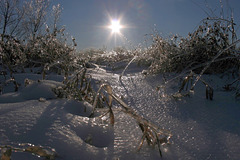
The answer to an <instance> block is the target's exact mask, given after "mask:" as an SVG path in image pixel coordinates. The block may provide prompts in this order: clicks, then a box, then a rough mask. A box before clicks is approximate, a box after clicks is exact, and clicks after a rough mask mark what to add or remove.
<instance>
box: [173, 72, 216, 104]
mask: <svg viewBox="0 0 240 160" xmlns="http://www.w3.org/2000/svg"><path fill="white" fill-rule="evenodd" d="M193 77H196V79H197V78H199V80H200V81H201V82H202V83H203V84H204V85H205V87H206V99H210V100H213V88H212V87H211V86H210V85H209V84H208V83H207V82H206V81H204V80H203V79H201V78H200V77H198V76H197V75H196V74H195V73H193V72H192V71H191V72H190V74H189V75H187V76H186V77H185V78H184V80H183V82H182V85H181V87H180V89H179V90H178V93H177V94H175V95H173V97H175V98H179V97H183V96H189V95H190V94H189V93H185V94H182V93H181V92H182V91H183V90H184V88H185V89H186V91H188V88H190V90H189V92H193V91H194V87H195V85H194V84H193V83H192V82H193ZM189 84H190V85H191V86H190V87H189ZM179 94H180V95H179Z"/></svg>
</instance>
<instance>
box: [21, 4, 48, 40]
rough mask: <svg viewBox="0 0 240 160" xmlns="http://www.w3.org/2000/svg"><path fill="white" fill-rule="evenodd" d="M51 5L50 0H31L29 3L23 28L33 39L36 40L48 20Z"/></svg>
mask: <svg viewBox="0 0 240 160" xmlns="http://www.w3.org/2000/svg"><path fill="white" fill-rule="evenodd" d="M49 5H50V1H49V0H31V1H30V2H28V3H27V8H26V16H25V18H24V22H23V28H24V30H25V32H26V35H27V36H29V37H31V39H32V40H35V38H36V37H37V36H38V34H40V33H41V29H42V26H43V25H44V23H45V22H46V16H47V10H48V7H49Z"/></svg>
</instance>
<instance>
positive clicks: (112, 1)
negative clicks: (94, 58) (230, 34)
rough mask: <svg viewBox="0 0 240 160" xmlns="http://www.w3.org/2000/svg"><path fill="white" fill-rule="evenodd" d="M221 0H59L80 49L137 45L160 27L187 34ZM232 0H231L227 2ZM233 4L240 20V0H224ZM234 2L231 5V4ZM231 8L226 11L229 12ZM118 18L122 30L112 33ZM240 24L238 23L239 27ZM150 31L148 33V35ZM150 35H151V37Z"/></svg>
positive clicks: (161, 31) (63, 19)
mask: <svg viewBox="0 0 240 160" xmlns="http://www.w3.org/2000/svg"><path fill="white" fill-rule="evenodd" d="M219 1H220V0H55V1H54V3H55V4H60V5H61V6H62V8H63V10H62V15H61V20H60V23H61V25H64V26H65V27H66V31H67V33H68V34H69V35H72V36H73V37H75V39H76V42H77V44H78V46H77V48H78V49H80V50H84V49H88V48H103V47H106V48H107V49H112V48H114V47H117V46H124V47H126V48H133V47H134V46H137V45H146V44H145V41H146V39H148V38H149V35H151V34H152V33H154V32H155V31H157V32H158V33H159V34H161V35H162V36H165V37H168V36H171V35H174V34H178V35H179V36H183V37H186V35H187V34H188V33H189V32H193V31H194V29H196V27H197V26H198V25H199V24H200V21H201V20H202V19H203V18H206V17H207V16H208V15H207V14H210V15H213V14H212V12H213V13H214V14H215V15H219V13H220V11H219V9H220V8H221V4H220V2H219ZM227 1H228V3H226V2H227ZM222 2H223V5H224V7H226V8H232V9H233V11H234V18H235V22H236V23H237V24H238V25H239V24H240V1H239V0H222ZM228 6H230V7H228ZM227 11H228V10H227V9H225V10H224V15H225V16H227V15H229V14H227ZM111 19H118V20H119V21H120V24H121V25H122V26H123V28H122V29H121V30H120V32H121V34H112V32H111V30H110V29H109V28H108V26H109V25H110V24H111ZM238 27H239V26H237V28H238ZM146 35H148V36H146ZM147 37H148V38H147Z"/></svg>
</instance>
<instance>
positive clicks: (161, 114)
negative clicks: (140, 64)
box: [0, 64, 240, 160]
mask: <svg viewBox="0 0 240 160" xmlns="http://www.w3.org/2000/svg"><path fill="white" fill-rule="evenodd" d="M115 68H117V67H115ZM141 71H142V69H139V68H137V67H136V66H135V65H134V64H132V65H130V68H129V69H127V70H126V73H125V74H124V76H123V77H122V81H119V76H120V74H121V71H119V70H118V71H117V70H114V71H113V70H111V69H109V68H107V67H104V66H100V68H94V69H89V70H88V74H91V76H92V79H94V80H95V81H107V82H109V83H110V84H111V86H112V88H113V91H114V93H116V94H117V95H118V96H119V97H121V98H122V99H123V100H124V101H125V102H126V103H127V104H128V105H129V106H131V107H132V108H133V109H135V110H136V111H137V113H138V114H140V115H142V116H143V117H144V118H146V119H148V120H150V121H151V122H154V123H155V124H156V125H158V126H159V127H160V128H163V129H166V130H169V131H170V132H171V133H172V135H173V136H172V138H171V140H170V142H171V144H165V145H163V146H161V149H162V152H163V157H162V159H167V160H168V159H170V160H175V159H231V160H237V159H240V152H239V148H240V127H239V126H240V116H239V115H240V105H239V104H240V102H239V101H237V100H235V99H234V96H233V93H232V92H225V91H223V90H222V89H221V87H222V86H223V84H225V82H226V81H228V78H226V77H225V78H220V76H218V75H214V76H213V75H211V76H209V75H204V76H203V78H204V79H205V80H207V81H208V82H210V83H211V85H212V86H213V88H214V100H213V101H210V100H206V98H205V87H204V86H203V85H202V84H201V83H200V82H199V83H198V84H197V86H196V88H195V92H194V93H193V95H191V96H190V97H183V98H181V99H179V100H177V99H174V98H173V97H172V96H171V94H172V93H175V92H176V91H177V90H178V87H179V85H178V82H179V81H178V80H174V81H171V82H169V83H168V84H167V85H165V87H160V88H159V89H157V86H160V85H162V84H163V77H167V79H171V77H173V76H174V75H165V76H163V75H153V76H145V75H143V74H142V73H141ZM14 77H15V79H16V80H17V82H19V83H21V87H20V88H19V91H18V92H13V85H7V86H6V87H5V88H4V92H3V94H2V95H0V115H1V116H0V122H1V123H0V146H4V145H11V146H14V147H19V144H28V143H29V144H34V145H37V146H43V147H45V148H49V150H52V149H55V150H56V152H57V157H56V159H71V160H74V159H76V160H77V159H83V160H85V159H86V160H87V159H129V160H130V159H146V160H148V159H151V160H152V159H160V156H159V153H158V150H157V148H151V147H149V146H148V145H147V143H146V142H144V145H143V147H142V149H141V150H140V151H139V152H137V148H138V145H139V142H140V139H141V136H142V132H141V130H140V128H139V127H138V125H137V124H136V122H135V120H134V119H133V118H131V117H130V116H128V115H126V114H125V113H123V112H121V111H120V110H119V105H118V104H117V103H114V110H113V112H114V115H115V125H114V126H111V125H110V124H109V119H108V117H107V116H104V117H102V118H100V117H99V116H97V115H101V114H103V113H105V112H106V111H107V110H106V109H99V110H97V112H98V114H96V116H95V117H93V118H89V115H90V114H91V111H92V109H93V108H92V106H91V105H90V104H88V103H87V102H79V101H75V100H68V99H59V98H57V97H56V95H55V94H54V92H53V91H52V88H54V87H57V86H62V83H61V81H62V80H63V78H62V77H60V76H57V75H50V76H48V77H47V80H40V81H38V80H39V79H41V75H37V74H26V73H24V74H15V75H14ZM26 78H29V79H31V80H34V82H32V83H30V84H29V85H27V86H26V87H25V86H24V80H25V79H26ZM229 81H231V80H229ZM12 159H13V160H14V159H20V160H22V159H42V158H39V157H37V156H33V155H31V154H28V153H25V152H24V153H20V152H16V153H15V152H14V153H13V154H12Z"/></svg>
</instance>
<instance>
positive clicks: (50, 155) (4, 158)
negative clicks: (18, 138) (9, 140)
mask: <svg viewBox="0 0 240 160" xmlns="http://www.w3.org/2000/svg"><path fill="white" fill-rule="evenodd" d="M19 146H22V147H23V148H17V147H13V146H10V145H7V146H0V149H1V157H0V158H1V160H11V155H12V152H28V153H31V154H33V155H35V156H38V157H44V158H45V159H46V160H54V159H55V158H56V155H57V154H56V152H55V150H54V149H51V151H47V149H45V148H43V147H42V146H34V145H32V144H19Z"/></svg>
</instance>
